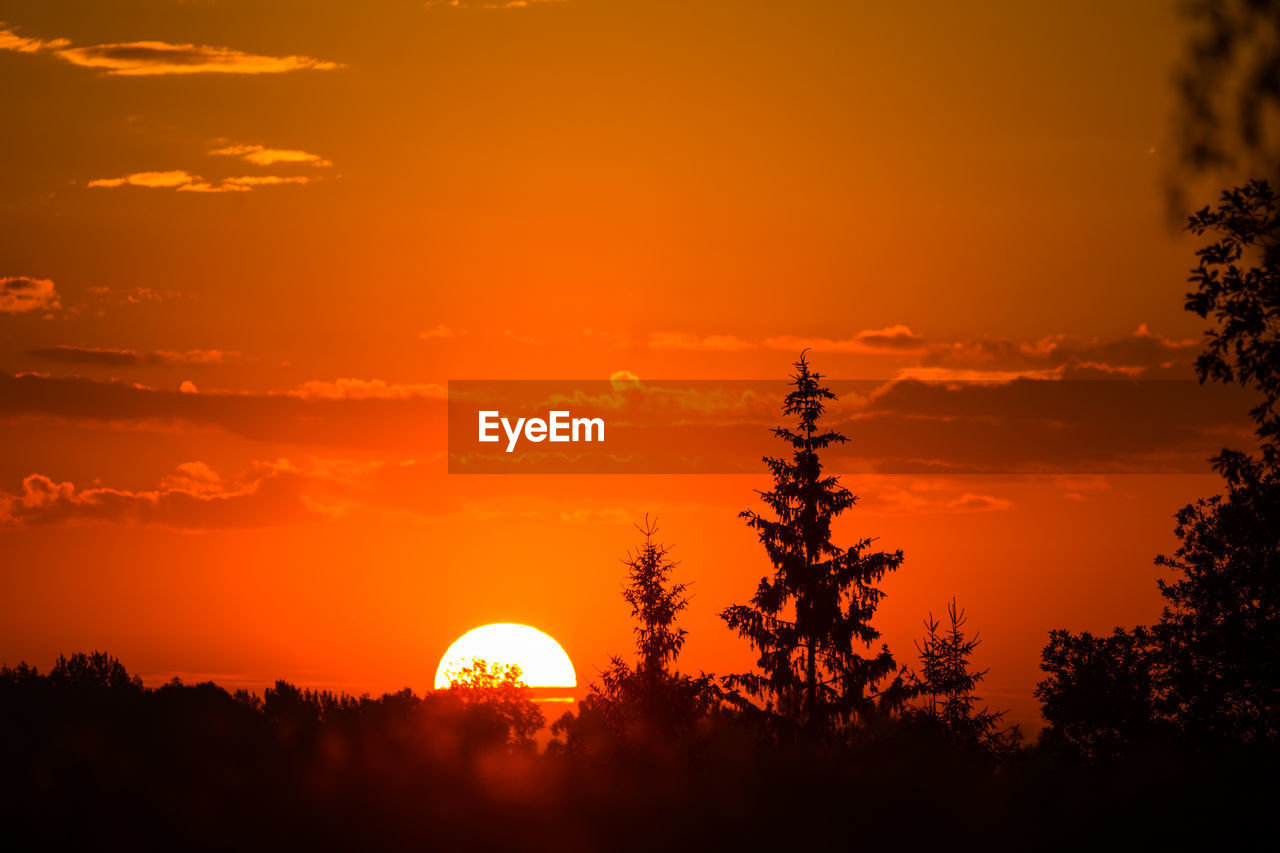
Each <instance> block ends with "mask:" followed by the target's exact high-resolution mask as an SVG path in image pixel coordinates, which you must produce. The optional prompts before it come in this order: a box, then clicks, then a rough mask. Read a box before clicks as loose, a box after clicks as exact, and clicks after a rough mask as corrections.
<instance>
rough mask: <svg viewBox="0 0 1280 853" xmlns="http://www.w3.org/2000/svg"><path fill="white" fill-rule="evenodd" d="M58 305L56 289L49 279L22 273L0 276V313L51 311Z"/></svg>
mask: <svg viewBox="0 0 1280 853" xmlns="http://www.w3.org/2000/svg"><path fill="white" fill-rule="evenodd" d="M59 307H61V306H60V304H59V302H58V291H57V289H56V288H55V287H54V286H53V282H52V281H50V280H49V279H47V278H27V277H26V276H23V275H18V276H3V277H0V314H25V313H26V312H28V311H37V310H46V311H51V310H56V309H57V308H59Z"/></svg>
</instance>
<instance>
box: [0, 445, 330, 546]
mask: <svg viewBox="0 0 1280 853" xmlns="http://www.w3.org/2000/svg"><path fill="white" fill-rule="evenodd" d="M306 482H307V478H306V477H304V476H302V475H300V474H299V473H297V472H295V471H291V470H288V469H287V468H281V467H278V466H259V470H257V471H256V472H255V473H254V474H253V475H252V476H251V477H250V478H248V479H247V480H245V481H242V482H237V483H231V482H226V481H224V480H223V479H222V478H221V477H220V476H219V475H218V474H217V472H215V471H214V470H213V469H212V468H210V467H209V466H208V465H206V464H205V463H203V462H188V463H185V464H183V465H180V466H178V470H177V471H176V472H175V473H174V474H172V475H170V476H168V477H165V478H164V480H163V481H162V482H161V483H160V485H159V486H158V487H157V488H155V489H152V490H148V491H132V490H129V489H116V488H107V487H95V488H87V489H83V488H81V489H78V488H76V486H75V484H73V483H70V482H58V481H56V480H54V479H52V478H50V477H47V476H45V475H43V474H31V475H29V476H28V477H26V478H24V479H23V481H22V490H21V491H20V492H18V493H16V494H10V493H7V492H4V491H0V527H15V526H30V525H45V524H60V523H67V522H86V521H87V522H102V523H115V524H158V525H164V526H166V527H176V528H179V529H183V530H216V529H227V528H247V527H266V526H271V525H278V524H290V523H297V522H300V521H305V520H307V519H308V518H313V517H315V516H316V515H317V508H316V507H315V506H314V505H313V504H312V502H311V501H309V500H308V498H307V496H306V495H305V494H304V493H303V490H304V487H305V485H306Z"/></svg>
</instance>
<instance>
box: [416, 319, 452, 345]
mask: <svg viewBox="0 0 1280 853" xmlns="http://www.w3.org/2000/svg"><path fill="white" fill-rule="evenodd" d="M460 334H462V333H461V332H458V331H455V330H453V329H450V328H449V327H448V326H446V325H445V324H444V323H438V324H436V325H435V326H433V327H432V328H430V329H427V330H426V331H425V332H418V340H420V341H429V340H431V339H432V338H453V337H457V336H458V335H460Z"/></svg>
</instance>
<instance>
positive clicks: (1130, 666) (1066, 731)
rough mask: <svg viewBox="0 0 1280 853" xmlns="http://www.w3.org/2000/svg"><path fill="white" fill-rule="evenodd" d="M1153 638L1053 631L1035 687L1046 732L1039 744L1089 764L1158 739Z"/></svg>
mask: <svg viewBox="0 0 1280 853" xmlns="http://www.w3.org/2000/svg"><path fill="white" fill-rule="evenodd" d="M1155 661H1156V648H1155V645H1154V640H1153V638H1152V636H1151V632H1150V631H1148V630H1147V629H1146V628H1143V627H1138V628H1136V629H1134V630H1132V631H1126V630H1124V629H1123V628H1116V629H1115V631H1114V632H1112V633H1111V635H1110V636H1106V637H1095V636H1093V635H1092V634H1090V633H1088V632H1087V631H1086V632H1084V633H1081V634H1072V633H1071V632H1069V631H1052V632H1050V634H1049V644H1048V645H1047V646H1045V648H1044V651H1043V652H1042V653H1041V662H1040V669H1041V670H1043V671H1044V672H1045V673H1046V677H1045V679H1044V680H1043V681H1041V682H1040V684H1039V685H1037V686H1036V690H1035V695H1036V698H1037V699H1039V700H1040V710H1041V713H1042V714H1043V715H1044V719H1045V722H1046V723H1047V724H1048V726H1047V728H1046V729H1045V730H1044V732H1043V733H1042V735H1041V741H1042V742H1045V743H1048V744H1050V745H1052V746H1059V747H1066V748H1067V749H1069V750H1071V751H1073V752H1075V753H1077V754H1079V755H1080V756H1082V757H1084V758H1085V759H1087V760H1090V761H1100V760H1107V759H1112V758H1116V757H1117V756H1119V755H1120V754H1122V753H1123V752H1125V751H1126V749H1128V748H1129V747H1131V746H1132V745H1134V744H1139V743H1143V742H1147V741H1151V740H1154V739H1157V738H1158V736H1159V735H1160V734H1161V733H1162V727H1161V723H1160V720H1159V716H1158V714H1157V708H1156V694H1157V690H1158V687H1157V681H1158V675H1157V674H1156V672H1155Z"/></svg>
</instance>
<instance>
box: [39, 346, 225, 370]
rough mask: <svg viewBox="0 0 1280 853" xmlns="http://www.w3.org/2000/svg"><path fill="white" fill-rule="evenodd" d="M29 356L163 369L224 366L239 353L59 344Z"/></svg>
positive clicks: (106, 365)
mask: <svg viewBox="0 0 1280 853" xmlns="http://www.w3.org/2000/svg"><path fill="white" fill-rule="evenodd" d="M27 355H31V356H35V357H36V358H42V359H45V360H46V361H56V362H61V363H64V364H97V365H102V366H104V367H155V366H162V365H178V364H181V365H193V364H222V363H224V362H226V361H227V360H229V359H232V358H235V357H236V356H238V355H239V353H237V352H235V351H231V350H216V349H192V350H186V351H185V352H178V351H173V350H155V351H152V352H138V351H136V350H129V349H106V348H101V347H77V346H66V345H64V344H58V345H57V346H52V347H39V348H36V349H29V350H27Z"/></svg>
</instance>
